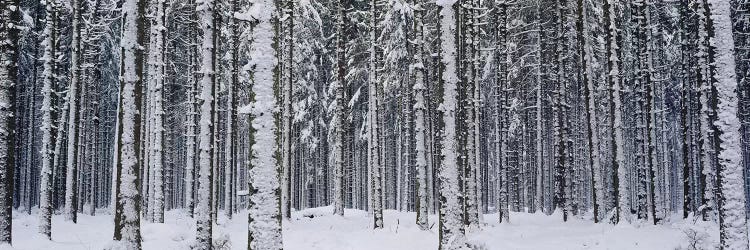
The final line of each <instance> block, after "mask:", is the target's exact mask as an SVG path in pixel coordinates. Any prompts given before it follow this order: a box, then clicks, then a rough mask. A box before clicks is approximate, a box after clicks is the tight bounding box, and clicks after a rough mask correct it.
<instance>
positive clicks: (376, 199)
mask: <svg viewBox="0 0 750 250" xmlns="http://www.w3.org/2000/svg"><path fill="white" fill-rule="evenodd" d="M370 13H371V18H370V31H369V35H370V48H369V54H370V55H369V69H370V71H369V74H368V80H367V85H368V89H367V93H368V101H367V115H368V118H367V122H368V126H367V127H368V129H369V131H368V133H367V136H368V141H367V146H368V153H367V156H368V159H367V161H368V164H367V165H368V170H369V171H370V172H369V175H370V203H371V205H370V206H371V207H372V213H373V228H375V229H378V228H383V202H382V201H383V186H382V185H383V180H382V179H383V172H382V171H381V169H382V168H381V163H382V162H383V158H382V157H381V152H382V148H381V147H380V127H379V124H380V123H379V122H380V121H379V120H380V119H379V118H380V111H379V110H378V108H379V107H380V102H381V100H380V94H381V93H380V92H381V88H380V86H379V85H380V84H379V83H380V78H379V77H378V65H379V64H378V51H377V49H378V48H377V46H376V45H377V44H378V40H377V38H378V31H379V30H378V28H379V27H378V19H379V15H380V11H379V9H378V6H377V0H370Z"/></svg>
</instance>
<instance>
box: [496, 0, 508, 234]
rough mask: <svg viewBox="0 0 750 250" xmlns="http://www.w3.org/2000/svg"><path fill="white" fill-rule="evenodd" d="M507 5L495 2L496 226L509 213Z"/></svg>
mask: <svg viewBox="0 0 750 250" xmlns="http://www.w3.org/2000/svg"><path fill="white" fill-rule="evenodd" d="M508 5H509V3H508V1H506V0H499V1H496V2H495V22H496V23H495V25H497V27H496V29H497V30H496V34H495V42H496V44H495V60H494V61H495V63H496V64H497V71H496V73H495V85H496V86H495V103H496V104H495V105H496V106H495V117H494V118H495V127H496V130H497V135H496V136H497V137H498V138H497V142H496V150H497V152H496V154H497V157H498V163H499V164H498V165H499V166H498V167H497V168H498V171H499V172H500V173H499V174H498V176H499V178H498V180H497V181H498V182H499V186H500V189H499V190H498V192H499V194H498V197H499V199H498V201H497V203H498V213H499V218H498V219H499V220H500V222H501V223H502V222H509V221H510V211H509V204H510V200H509V196H508V192H509V189H508V185H510V183H511V182H510V181H509V180H508V177H509V176H508V170H509V164H508V158H507V151H508V148H507V147H508V143H507V141H508V131H507V126H505V125H506V124H508V121H507V119H504V118H505V117H506V116H505V115H507V114H508V113H509V111H508V110H507V107H506V105H507V103H506V100H507V99H508V93H507V92H506V91H505V88H506V87H507V83H508V75H507V69H508V63H509V62H508V26H507V25H508Z"/></svg>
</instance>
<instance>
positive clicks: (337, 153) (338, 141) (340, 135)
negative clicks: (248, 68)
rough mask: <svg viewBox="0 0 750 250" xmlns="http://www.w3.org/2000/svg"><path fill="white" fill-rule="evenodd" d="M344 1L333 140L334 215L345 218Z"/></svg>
mask: <svg viewBox="0 0 750 250" xmlns="http://www.w3.org/2000/svg"><path fill="white" fill-rule="evenodd" d="M344 3H345V2H344V1H338V7H337V14H336V15H337V17H336V31H337V32H336V33H337V34H336V80H335V86H336V87H335V91H336V92H335V93H336V94H335V95H336V97H335V100H334V102H336V108H335V111H334V114H333V117H334V118H333V122H332V124H334V125H335V127H336V128H335V132H334V133H335V135H334V139H333V153H332V154H333V157H334V160H333V213H334V214H337V215H340V216H344V160H345V158H346V157H345V156H344V153H345V152H344V133H345V131H344V130H345V128H346V125H345V124H346V122H347V119H346V114H345V112H346V107H345V105H346V92H345V89H346V82H347V80H346V65H347V62H346V46H345V43H346V41H345V37H344V35H345V33H344V31H345V29H344V28H345V27H344V19H345V15H346V9H345V6H344Z"/></svg>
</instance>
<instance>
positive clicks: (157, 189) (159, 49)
mask: <svg viewBox="0 0 750 250" xmlns="http://www.w3.org/2000/svg"><path fill="white" fill-rule="evenodd" d="M150 9H151V15H152V16H151V27H150V28H151V35H150V37H149V41H150V43H149V53H148V64H149V65H148V70H149V72H148V84H149V86H148V89H149V92H150V93H151V97H152V100H151V101H150V102H151V109H152V114H151V117H149V119H151V121H152V124H151V126H150V131H151V135H152V137H153V138H152V139H151V142H152V144H151V145H150V146H151V148H150V150H151V157H150V159H149V164H150V165H151V166H150V167H149V169H150V170H151V171H152V175H153V176H152V177H151V178H152V180H153V182H151V183H150V184H151V188H149V190H153V197H149V200H153V204H152V205H153V206H149V210H150V211H151V212H150V213H149V214H151V216H149V217H151V219H152V221H153V222H156V223H164V149H163V146H164V130H165V129H164V105H163V102H164V100H163V99H164V93H163V91H164V78H165V77H166V76H165V73H166V72H165V60H164V54H165V48H164V44H165V41H164V40H165V39H166V27H165V23H166V1H165V0H154V1H151V2H150ZM150 204H151V202H150Z"/></svg>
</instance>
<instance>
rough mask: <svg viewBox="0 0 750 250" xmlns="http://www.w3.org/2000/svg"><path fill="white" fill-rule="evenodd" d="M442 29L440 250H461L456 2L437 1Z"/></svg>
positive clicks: (461, 199)
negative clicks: (457, 132)
mask: <svg viewBox="0 0 750 250" xmlns="http://www.w3.org/2000/svg"><path fill="white" fill-rule="evenodd" d="M437 4H438V9H439V27H440V28H439V30H440V52H439V57H440V66H439V67H440V68H439V70H440V76H441V79H440V80H439V83H438V84H439V85H442V86H441V87H442V88H443V100H442V104H441V108H442V110H441V112H442V117H443V125H444V128H443V134H442V138H441V144H442V145H441V148H442V149H441V150H442V163H441V164H440V170H439V176H438V177H439V182H440V233H439V235H440V245H439V248H440V249H460V248H463V247H465V245H466V235H465V232H464V227H463V219H462V214H463V211H462V209H461V204H462V203H463V195H462V194H461V191H460V189H459V187H460V186H459V173H460V169H458V166H459V164H458V162H459V160H458V156H457V151H458V144H459V143H458V141H457V136H456V125H457V124H456V123H457V121H456V113H457V112H458V110H457V108H458V100H457V94H458V93H457V87H458V82H459V76H458V72H457V68H458V61H457V60H458V53H457V52H458V51H457V50H458V49H457V46H456V44H457V41H456V38H455V37H456V34H458V33H457V32H458V29H457V27H456V26H457V22H458V16H457V15H456V9H457V8H458V4H456V1H455V0H449V1H438V2H437Z"/></svg>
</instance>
